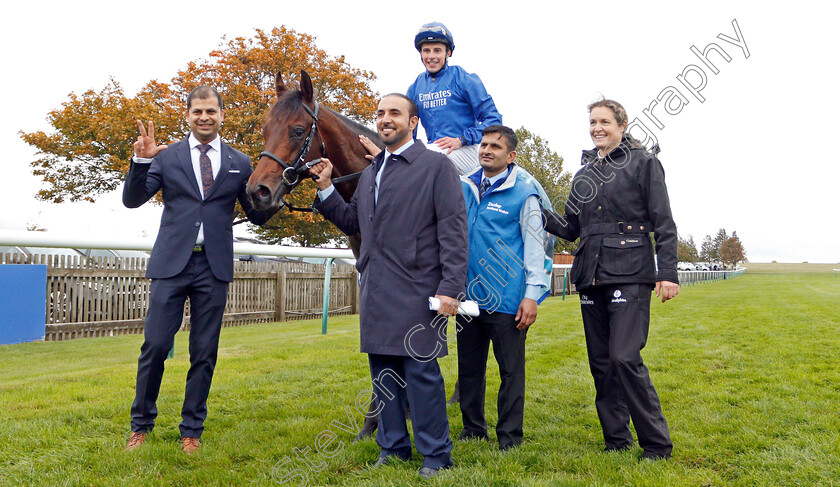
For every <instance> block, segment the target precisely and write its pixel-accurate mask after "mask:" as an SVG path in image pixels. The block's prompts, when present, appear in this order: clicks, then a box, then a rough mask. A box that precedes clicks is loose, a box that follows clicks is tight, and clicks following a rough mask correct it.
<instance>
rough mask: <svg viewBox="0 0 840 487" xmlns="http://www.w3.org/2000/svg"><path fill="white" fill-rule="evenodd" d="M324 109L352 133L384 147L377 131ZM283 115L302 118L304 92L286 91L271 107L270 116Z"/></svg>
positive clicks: (333, 111)
mask: <svg viewBox="0 0 840 487" xmlns="http://www.w3.org/2000/svg"><path fill="white" fill-rule="evenodd" d="M321 107H322V108H324V109H326V110H329V112H330V113H332V114H333V115H335V116H336V117H338V119H339V120H341V122H342V123H343V124H344V125H346V126H347V127H348V128H349V129H350V130H351V131H353V132H354V133H356V134H361V135H364V136H366V137H367V138H369V139H371V140H372V141H374V142H375V143H376V144H378V145H379V146H382V142H381V141H380V139H379V134H378V133H376V131H374V130H371V129H370V128H368V127H366V126H364V125H362V124H361V123H359V122H357V121H355V120H353V119H351V118H350V117H347V116H345V115H342V114H340V113H338V112H336V111H335V110H333V109H331V108H328V107H326V106H324V105H321ZM281 113H288V114H291V115H292V116H300V115H301V114H302V113H303V92H302V91H300V90H299V89H295V90H289V91H286V92H285V93H284V94H283V96H282V97H280V99H279V100H277V103H275V104H274V106H273V107H271V110H270V111H269V116H270V117H273V118H279V117H280V114H281Z"/></svg>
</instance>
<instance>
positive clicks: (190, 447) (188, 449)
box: [181, 437, 201, 453]
mask: <svg viewBox="0 0 840 487" xmlns="http://www.w3.org/2000/svg"><path fill="white" fill-rule="evenodd" d="M199 448H201V443H199V441H198V438H187V437H184V438H181V450H183V452H184V453H195V452H197V451H198V449H199Z"/></svg>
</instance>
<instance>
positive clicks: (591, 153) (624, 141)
mask: <svg viewBox="0 0 840 487" xmlns="http://www.w3.org/2000/svg"><path fill="white" fill-rule="evenodd" d="M634 149H635V150H647V148H645V146H644V145H642V143H641V142H639V141H638V140H637V139H636V138H635V137H633V136H632V135H628V134H625V135H622V136H621V143H620V144H618V147H616V148H615V149H613V150H612V152H610V153H609V155H608V157H609V156H612V158H615V157H618V155H619V154H621V153H622V152H628V153H629V151H631V150H634ZM659 150H660V149H659V144H654V145H653V147H651V148H650V152H651V153H652V154H659ZM597 159H598V148H597V147H596V148H593V149H589V150H584V151H583V154H582V155H581V158H580V165H581V166H585V165H586V164H587V163H589V162H590V161H593V160H597Z"/></svg>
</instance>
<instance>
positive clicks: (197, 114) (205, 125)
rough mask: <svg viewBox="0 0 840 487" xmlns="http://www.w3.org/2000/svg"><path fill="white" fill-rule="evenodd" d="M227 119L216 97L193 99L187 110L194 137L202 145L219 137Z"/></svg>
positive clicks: (188, 121)
mask: <svg viewBox="0 0 840 487" xmlns="http://www.w3.org/2000/svg"><path fill="white" fill-rule="evenodd" d="M224 119H225V112H224V110H222V109H221V108H219V100H218V99H217V98H216V97H215V96H211V97H209V98H193V99H192V102H191V104H190V108H189V110H187V123H188V124H189V125H190V130H192V133H193V136H195V138H196V139H198V140H199V142H201V143H202V144H206V143H208V142H212V141H213V139H215V138H216V136H217V135H219V128H221V126H222V121H224Z"/></svg>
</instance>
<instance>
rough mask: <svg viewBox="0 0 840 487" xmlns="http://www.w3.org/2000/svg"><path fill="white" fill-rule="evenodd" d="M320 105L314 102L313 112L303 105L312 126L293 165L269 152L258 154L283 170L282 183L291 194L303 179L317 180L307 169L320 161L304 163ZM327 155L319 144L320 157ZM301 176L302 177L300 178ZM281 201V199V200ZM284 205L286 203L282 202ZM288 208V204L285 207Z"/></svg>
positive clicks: (314, 130)
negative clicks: (310, 118)
mask: <svg viewBox="0 0 840 487" xmlns="http://www.w3.org/2000/svg"><path fill="white" fill-rule="evenodd" d="M320 108H321V105H320V104H319V103H318V102H317V101H316V102H315V110H312V109H311V108H309V107H308V106H307V105H306V103H304V104H303V109H304V110H306V113H308V114H309V116H310V117H312V126H311V127H310V129H309V134H308V135H307V136H306V140H304V141H303V146H301V148H300V152H298V156H297V158H296V159H295V162H294V163H293V164H291V165H290V164H288V163H286V162H285V161H283V159H280V158H279V157H277V156H276V155H274V154H272V153H271V152H270V151H267V150H266V151H262V152H260V158H262V157H268V158H269V159H271V160H272V161H274V162H276V163H277V164H280V167H282V168H283V176H282V178H283V183H284V184H285V185H286V186H288V187H289V192H290V193H291V192H292V190H293V189H294V188H295V186H297V185H298V184H300V182H301V181H303V180H304V179H308V178H312V179H318V176H315V175H314V174H310V173H309V169H311V168H312V166H314V165H315V164H318V163H319V162H321V159H320V158H318V159H314V160H311V161H309V162H304V160H305V159H306V154H307V153H308V152H309V148H310V147H312V139H314V138H315V134H316V133H317V132H318V111H319V110H320ZM326 155H327V148H326V147H325V146H324V142H323V141H322V142H321V157H326ZM301 174H303V176H302V177H301ZM281 199H282V198H281ZM283 203H284V204H285V203H286V201H285V200H283ZM286 206H288V204H287V205H286Z"/></svg>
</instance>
